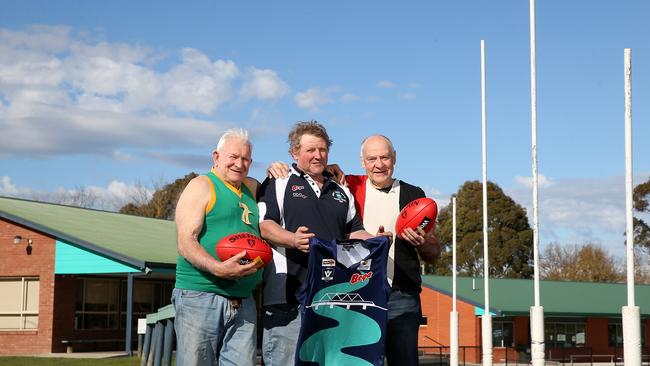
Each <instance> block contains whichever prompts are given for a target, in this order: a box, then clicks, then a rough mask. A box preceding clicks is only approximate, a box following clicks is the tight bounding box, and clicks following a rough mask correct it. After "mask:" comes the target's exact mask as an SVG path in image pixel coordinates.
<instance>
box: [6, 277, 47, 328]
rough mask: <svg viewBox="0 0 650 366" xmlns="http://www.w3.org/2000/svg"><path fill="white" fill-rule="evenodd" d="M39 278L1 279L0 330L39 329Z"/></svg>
mask: <svg viewBox="0 0 650 366" xmlns="http://www.w3.org/2000/svg"><path fill="white" fill-rule="evenodd" d="M39 288H40V285H39V280H38V278H30V277H19V278H1V279H0V294H2V296H0V330H7V329H12V330H15V329H38V297H39Z"/></svg>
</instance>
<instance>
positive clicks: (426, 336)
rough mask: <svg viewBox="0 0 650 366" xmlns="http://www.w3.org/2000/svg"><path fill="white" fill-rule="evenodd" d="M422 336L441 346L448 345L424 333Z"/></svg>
mask: <svg viewBox="0 0 650 366" xmlns="http://www.w3.org/2000/svg"><path fill="white" fill-rule="evenodd" d="M424 338H426V339H428V340H430V341H432V342H434V343H436V344H438V345H440V346H441V347H449V346H445V345H444V344H442V343H440V342H438V341H436V340H435V339H433V338H431V337H429V336H428V335H425V336H424Z"/></svg>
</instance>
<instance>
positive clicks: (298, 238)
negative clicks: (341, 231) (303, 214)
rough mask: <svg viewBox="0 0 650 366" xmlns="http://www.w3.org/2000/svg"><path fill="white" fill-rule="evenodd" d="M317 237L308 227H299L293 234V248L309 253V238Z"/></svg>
mask: <svg viewBox="0 0 650 366" xmlns="http://www.w3.org/2000/svg"><path fill="white" fill-rule="evenodd" d="M314 236H316V234H314V233H310V232H309V228H308V227H306V226H301V227H299V228H298V229H297V230H296V232H295V233H293V247H294V248H296V249H298V250H300V251H302V252H305V253H309V238H313V237H314Z"/></svg>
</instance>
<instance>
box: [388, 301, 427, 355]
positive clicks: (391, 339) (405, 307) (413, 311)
mask: <svg viewBox="0 0 650 366" xmlns="http://www.w3.org/2000/svg"><path fill="white" fill-rule="evenodd" d="M421 317H422V309H421V307H420V295H419V294H417V293H408V292H404V291H399V290H395V291H392V292H391V293H390V296H389V298H388V329H387V332H386V360H387V361H388V362H387V364H388V366H395V365H399V366H410V365H414V366H417V365H418V331H419V329H420V318H421Z"/></svg>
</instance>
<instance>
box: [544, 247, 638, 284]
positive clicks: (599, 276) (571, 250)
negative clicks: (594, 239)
mask: <svg viewBox="0 0 650 366" xmlns="http://www.w3.org/2000/svg"><path fill="white" fill-rule="evenodd" d="M539 267H540V276H541V277H542V278H543V279H546V280H558V281H581V282H623V281H624V280H625V269H624V266H623V262H622V260H621V259H620V258H618V257H616V256H614V255H612V254H610V253H609V252H608V251H607V250H606V249H604V248H602V247H600V246H598V245H595V244H592V243H587V244H585V245H582V246H579V245H565V246H562V245H559V244H558V243H552V244H550V245H549V246H547V247H546V248H545V249H544V250H543V251H542V254H541V255H540V263H539Z"/></svg>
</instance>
